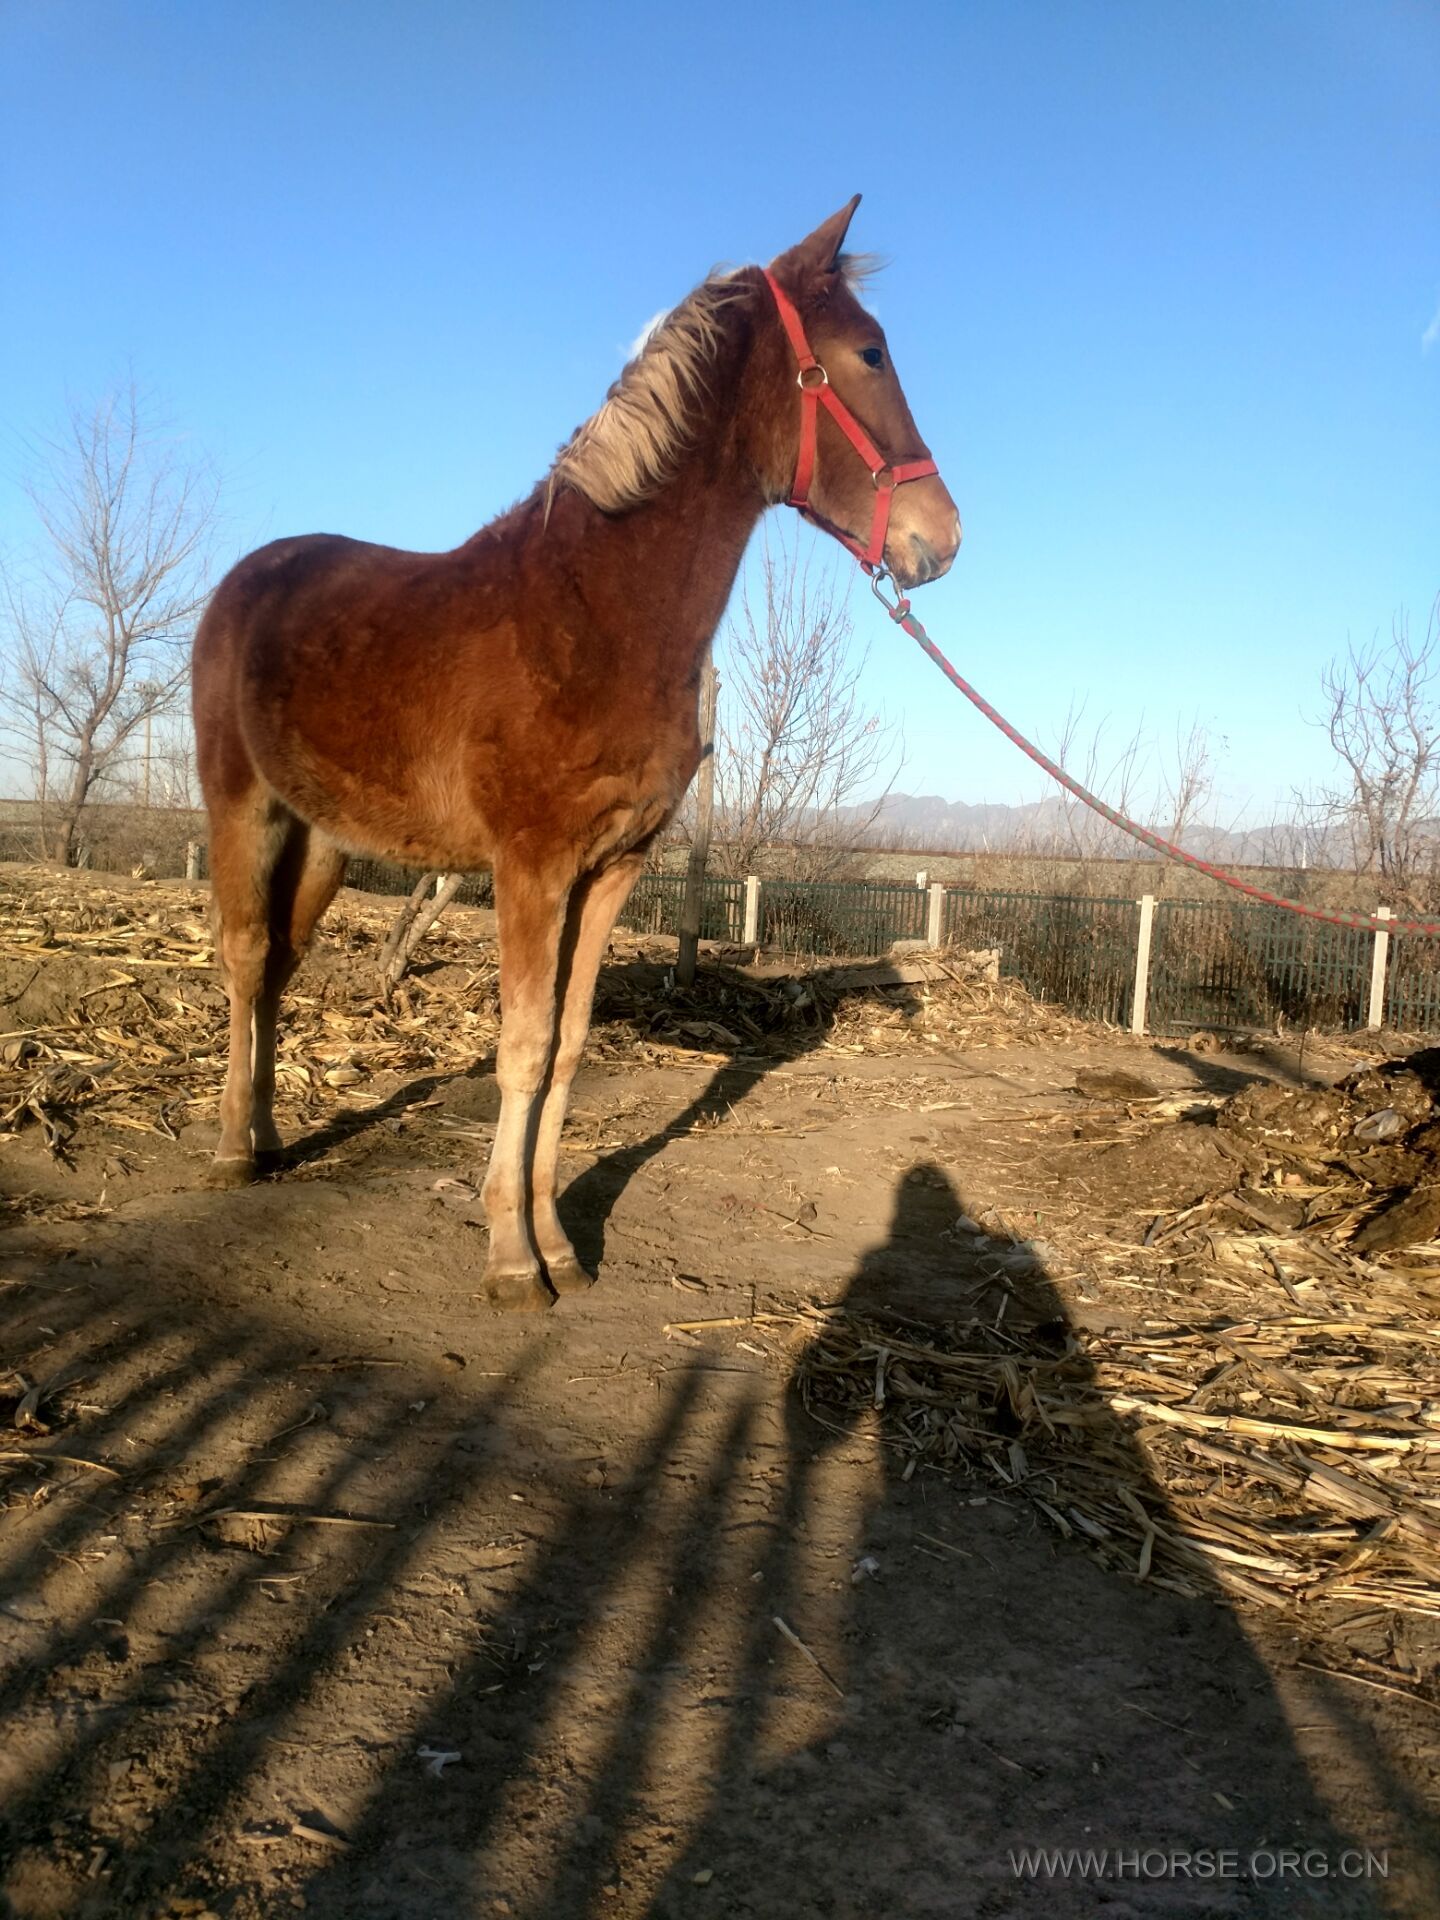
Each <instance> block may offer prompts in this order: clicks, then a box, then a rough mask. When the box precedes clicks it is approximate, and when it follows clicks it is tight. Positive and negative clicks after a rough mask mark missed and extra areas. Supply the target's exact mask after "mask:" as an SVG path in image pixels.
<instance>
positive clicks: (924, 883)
mask: <svg viewBox="0 0 1440 1920" xmlns="http://www.w3.org/2000/svg"><path fill="white" fill-rule="evenodd" d="M915 884H916V886H917V887H918V888H919V889H920V891H921V893H924V891H925V889H926V888H927V887H928V886H929V884H930V875H929V874H928V873H927V872H926V871H925V869H924V868H923V867H922V868H921V869H920V871H919V873H917V874H916V876H915Z"/></svg>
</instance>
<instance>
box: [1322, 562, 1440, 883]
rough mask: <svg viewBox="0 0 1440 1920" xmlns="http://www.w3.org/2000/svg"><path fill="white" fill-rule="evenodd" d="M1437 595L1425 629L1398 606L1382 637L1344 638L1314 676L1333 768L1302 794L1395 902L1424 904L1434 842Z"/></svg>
mask: <svg viewBox="0 0 1440 1920" xmlns="http://www.w3.org/2000/svg"><path fill="white" fill-rule="evenodd" d="M1437 677H1440V597H1437V599H1436V601H1435V603H1434V605H1433V606H1432V607H1431V609H1430V617H1429V619H1428V621H1427V622H1426V627H1425V637H1424V638H1423V640H1417V639H1415V638H1413V637H1412V635H1411V632H1410V620H1409V616H1408V614H1405V613H1403V612H1402V613H1400V614H1397V615H1396V617H1395V620H1394V621H1393V623H1392V625H1391V630H1390V640H1389V643H1388V645H1382V643H1381V642H1380V640H1379V639H1378V637H1377V638H1376V639H1375V640H1372V641H1371V643H1370V644H1369V645H1368V646H1366V647H1355V646H1353V645H1352V646H1350V647H1349V648H1348V649H1347V651H1346V654H1345V657H1344V658H1343V659H1337V660H1332V661H1331V662H1330V664H1329V666H1327V667H1326V669H1325V671H1324V673H1323V674H1322V675H1321V677H1320V687H1321V693H1322V696H1323V698H1324V702H1325V708H1324V713H1323V715H1322V718H1321V720H1320V723H1319V724H1320V725H1321V726H1323V728H1324V729H1325V732H1326V735H1327V737H1328V739H1329V741H1330V745H1331V746H1332V747H1333V748H1334V750H1335V754H1336V757H1337V760H1338V762H1339V766H1338V768H1337V775H1338V777H1337V779H1336V780H1335V781H1334V782H1333V784H1331V785H1329V786H1325V787H1321V788H1320V789H1319V790H1318V791H1317V792H1316V793H1314V794H1312V795H1310V796H1308V812H1309V814H1310V816H1311V819H1312V821H1314V822H1316V823H1317V824H1318V825H1319V826H1320V828H1321V829H1322V831H1323V834H1324V836H1325V838H1326V839H1327V840H1329V839H1334V838H1339V839H1340V840H1341V841H1342V843H1343V845H1344V848H1345V851H1346V853H1347V854H1348V864H1349V865H1351V866H1352V867H1353V868H1354V870H1355V871H1356V872H1357V873H1372V874H1375V875H1376V876H1378V878H1379V879H1380V880H1381V882H1382V883H1383V885H1384V887H1385V891H1386V893H1387V894H1388V895H1389V897H1390V898H1391V899H1392V900H1393V901H1397V902H1399V903H1401V904H1403V905H1408V906H1411V907H1417V908H1418V907H1423V906H1426V905H1428V902H1427V901H1426V900H1424V899H1422V898H1421V894H1422V892H1423V891H1424V883H1425V881H1426V880H1427V879H1428V878H1429V877H1430V876H1431V875H1432V874H1433V872H1434V869H1435V865H1436V853H1437V847H1440V820H1437V814H1440V686H1437Z"/></svg>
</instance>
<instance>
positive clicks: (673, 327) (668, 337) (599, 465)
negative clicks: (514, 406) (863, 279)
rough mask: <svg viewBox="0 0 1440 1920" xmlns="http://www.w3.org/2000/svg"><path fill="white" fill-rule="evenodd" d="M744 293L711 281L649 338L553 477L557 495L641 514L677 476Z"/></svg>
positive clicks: (563, 453)
mask: <svg viewBox="0 0 1440 1920" xmlns="http://www.w3.org/2000/svg"><path fill="white" fill-rule="evenodd" d="M743 292H744V286H743V283H741V282H738V281H736V280H735V279H734V278H733V277H732V276H731V275H729V274H719V273H715V274H711V276H710V277H709V279H707V280H703V281H702V282H701V283H700V285H699V286H698V287H696V289H695V290H694V292H693V293H690V294H687V295H686V297H685V298H684V299H683V300H682V301H681V302H680V304H679V306H678V307H673V308H672V309H671V311H670V312H669V313H667V314H666V315H665V317H664V319H663V320H661V321H660V322H659V323H658V324H657V325H656V326H655V327H654V328H653V329H652V330H651V332H650V335H649V337H648V338H647V339H646V341H645V344H644V345H643V346H642V347H641V349H640V351H639V352H638V353H637V354H636V355H635V358H634V359H633V360H631V361H630V362H629V363H628V364H627V365H626V367H625V369H624V371H623V372H622V373H621V375H620V378H619V379H618V380H617V381H616V382H615V384H614V386H613V387H611V389H610V391H609V393H608V394H607V395H606V398H605V401H604V403H603V405H602V406H601V407H600V409H599V411H598V412H596V413H593V414H592V415H591V416H590V418H589V419H588V420H587V421H586V422H585V424H584V426H582V427H577V428H576V430H575V432H574V433H573V434H572V435H571V437H570V439H569V441H568V442H567V444H566V445H565V446H563V447H562V448H561V449H560V452H559V454H558V455H557V457H556V460H555V465H554V466H553V467H552V468H551V471H550V487H549V491H550V494H551V495H552V497H553V495H554V493H555V490H556V489H557V488H558V487H562V486H570V487H574V488H575V489H576V490H577V491H578V492H580V493H583V494H584V495H585V496H586V498H587V499H589V500H591V501H592V502H593V503H594V504H595V505H596V506H597V507H599V508H601V510H602V511H603V512H606V513H619V512H622V511H623V510H624V509H625V508H626V507H633V506H638V505H639V503H640V502H641V501H642V500H646V499H648V498H649V497H650V495H651V494H652V493H654V492H655V491H656V490H657V488H659V487H662V486H663V485H664V484H665V482H666V481H667V480H668V479H669V478H670V476H671V475H672V474H673V473H674V471H675V465H676V462H677V460H678V459H679V456H680V455H681V454H682V453H683V452H684V451H685V449H686V447H687V446H688V445H689V444H690V442H691V441H692V439H693V438H694V435H695V431H696V427H697V425H698V422H697V419H696V406H695V403H696V401H697V400H700V399H703V398H704V396H705V393H706V391H707V378H706V376H707V375H708V373H709V371H710V367H711V365H712V363H713V361H714V359H715V350H716V348H717V346H718V345H719V342H720V333H721V316H722V315H723V313H724V311H725V309H726V308H727V307H728V306H730V305H732V304H733V302H734V301H735V300H736V299H737V297H738V296H740V295H741V294H742V293H743Z"/></svg>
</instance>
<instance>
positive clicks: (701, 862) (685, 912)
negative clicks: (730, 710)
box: [675, 660, 720, 987]
mask: <svg viewBox="0 0 1440 1920" xmlns="http://www.w3.org/2000/svg"><path fill="white" fill-rule="evenodd" d="M719 690H720V682H719V680H718V678H717V677H716V674H715V662H714V661H713V660H707V661H706V662H705V671H704V672H703V673H702V674H701V676H700V772H699V774H698V775H697V776H696V780H695V838H694V839H693V840H692V841H691V842H690V859H689V861H688V863H687V865H686V868H685V898H684V901H683V902H682V904H681V908H680V958H679V961H678V963H677V964H676V968H675V978H676V980H677V981H678V982H679V984H680V985H681V986H682V987H690V986H693V985H694V984H695V959H696V956H697V954H698V953H699V951H700V914H701V909H702V907H703V905H704V901H705V868H706V865H707V864H708V862H709V859H710V825H711V822H712V821H713V819H714V817H715V696H716V695H717V693H718V692H719Z"/></svg>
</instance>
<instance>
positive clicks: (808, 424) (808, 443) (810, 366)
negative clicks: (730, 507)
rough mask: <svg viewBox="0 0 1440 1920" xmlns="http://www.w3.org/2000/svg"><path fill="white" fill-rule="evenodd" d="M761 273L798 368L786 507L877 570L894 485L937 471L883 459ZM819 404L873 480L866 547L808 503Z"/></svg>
mask: <svg viewBox="0 0 1440 1920" xmlns="http://www.w3.org/2000/svg"><path fill="white" fill-rule="evenodd" d="M761 271H762V272H763V273H764V275H765V281H766V284H767V285H768V287H769V288H770V291H771V293H773V294H774V296H775V305H776V306H777V307H778V308H779V311H780V323H781V325H782V326H783V327H784V329H785V332H786V335H787V337H788V338H789V341H790V345H791V346H792V347H793V348H794V349H795V358H796V360H797V361H798V362H799V363H800V370H799V372H798V373H797V374H796V376H795V379H796V384H797V385H798V386H799V388H800V452H799V454H798V456H797V457H796V461H795V481H794V484H793V485H792V487H791V489H790V505H791V506H792V507H798V508H799V510H800V512H801V513H803V514H804V515H805V517H806V518H807V519H808V520H813V521H814V522H815V524H816V526H819V527H823V528H824V529H825V531H826V532H827V533H832V534H834V536H835V538H836V539H837V540H838V541H839V542H840V543H841V545H842V546H845V547H848V548H849V549H850V551H851V553H853V554H854V556H855V558H856V559H857V560H858V561H859V562H860V564H861V566H862V567H864V569H865V571H866V572H867V573H874V572H875V570H876V569H877V568H881V569H883V567H884V554H885V536H886V534H887V533H888V532H889V529H890V506H891V502H892V500H893V498H894V494H895V489H896V487H903V486H904V484H905V482H906V481H907V480H927V479H929V478H930V476H931V475H932V474H936V475H938V473H939V471H940V469H939V468H938V467H937V466H936V464H935V462H934V461H933V460H907V461H906V462H905V463H904V464H903V465H902V466H896V465H894V464H893V463H892V462H891V461H889V460H887V459H886V458H885V456H884V455H883V454H882V453H881V452H880V450H879V448H878V447H877V446H876V445H875V443H874V441H873V440H872V439H871V438H870V436H869V434H868V433H866V431H865V429H864V428H863V427H862V426H861V424H860V422H859V421H858V420H857V419H856V418H855V416H854V414H853V413H851V411H850V409H849V408H848V407H847V406H846V404H845V402H844V401H843V400H842V399H841V398H840V396H839V394H838V393H836V391H835V389H834V388H833V387H832V386H831V384H830V376H829V374H827V373H826V371H825V369H824V367H822V366H821V364H820V362H819V361H818V360H817V359H816V358H815V355H814V354H813V353H812V352H811V351H810V342H809V341H808V340H807V339H806V338H805V327H804V324H803V323H802V321H801V319H800V315H799V313H798V312H797V311H796V307H795V303H794V301H793V300H792V299H791V298H790V296H789V294H788V293H786V292H785V291H784V290H783V288H782V287H781V286H780V284H779V282H778V281H777V280H776V278H775V276H774V274H773V273H771V272H770V271H769V269H768V268H762V269H761ZM822 406H823V407H824V408H825V409H826V411H827V412H828V413H829V415H830V417H831V418H832V419H833V420H834V422H835V424H836V425H837V426H838V427H839V429H840V431H841V432H842V433H843V434H844V435H845V438H846V439H847V440H848V441H849V442H850V444H851V446H852V447H854V449H855V451H856V452H857V453H858V454H859V456H860V458H861V459H862V460H863V461H864V462H865V464H866V466H867V467H868V468H869V469H870V478H871V480H873V481H874V483H875V516H874V518H873V520H872V521H871V523H870V544H869V545H868V546H865V547H862V546H861V544H860V542H859V540H858V539H856V537H855V536H854V535H853V534H849V533H845V532H843V531H842V530H841V529H840V528H839V527H836V526H832V525H831V523H830V522H829V521H828V520H825V519H822V518H821V516H820V515H819V514H818V513H816V512H815V510H814V509H813V508H812V507H811V505H810V482H811V481H812V480H813V479H814V477H815V428H816V423H817V419H818V415H819V410H820V408H821V407H822Z"/></svg>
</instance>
